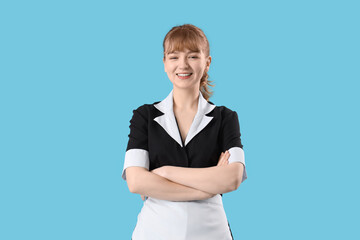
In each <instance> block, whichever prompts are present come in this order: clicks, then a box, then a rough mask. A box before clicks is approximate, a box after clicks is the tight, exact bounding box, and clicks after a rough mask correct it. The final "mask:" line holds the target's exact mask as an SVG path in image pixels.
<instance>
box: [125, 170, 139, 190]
mask: <svg viewBox="0 0 360 240" xmlns="http://www.w3.org/2000/svg"><path fill="white" fill-rule="evenodd" d="M125 171H126V174H127V175H126V182H127V186H128V188H129V191H130V192H131V193H138V183H137V182H138V181H137V178H138V174H136V173H134V171H136V169H134V168H133V169H131V168H129V169H126V170H125Z"/></svg>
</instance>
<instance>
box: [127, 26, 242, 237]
mask: <svg viewBox="0 0 360 240" xmlns="http://www.w3.org/2000/svg"><path fill="white" fill-rule="evenodd" d="M163 47H164V58H163V62H164V67H165V72H166V73H167V75H168V77H169V79H170V81H171V82H172V84H173V89H172V91H171V92H170V94H168V96H167V97H166V98H165V99H164V100H162V101H158V102H154V103H152V104H144V105H142V106H140V107H138V108H137V109H136V110H134V111H133V116H132V119H131V120H130V134H129V142H128V145H127V149H126V154H125V162H124V168H123V172H122V177H123V179H124V180H126V181H127V184H128V187H129V190H130V192H132V193H137V194H140V195H141V197H142V198H143V200H145V201H144V205H143V207H142V209H141V212H140V213H139V215H138V218H137V223H136V227H135V229H134V232H133V234H132V239H133V240H178V239H179V240H193V239H194V240H200V239H206V240H220V239H224V240H227V239H233V236H232V233H231V229H230V225H229V223H228V221H227V218H226V214H225V211H224V208H223V203H222V194H223V193H227V192H231V191H234V190H236V189H237V188H238V187H239V185H240V183H241V182H243V181H244V180H245V179H246V178H247V174H246V170H245V159H244V151H243V149H242V148H243V145H242V143H241V140H240V128H239V120H238V116H237V113H236V112H235V111H232V110H230V109H229V108H227V107H225V106H215V104H214V103H212V102H210V101H209V98H210V96H211V92H210V90H209V86H213V85H211V84H210V83H209V81H208V74H207V72H208V70H209V67H210V63H211V56H210V50H209V42H208V40H207V38H206V36H205V34H204V33H203V31H202V30H201V29H199V28H198V27H196V26H194V25H191V24H185V25H181V26H175V27H173V28H172V29H171V30H170V31H169V32H168V33H167V35H166V36H165V39H164V42H163ZM145 196H146V197H145Z"/></svg>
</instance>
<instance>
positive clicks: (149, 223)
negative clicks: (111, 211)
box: [132, 194, 232, 240]
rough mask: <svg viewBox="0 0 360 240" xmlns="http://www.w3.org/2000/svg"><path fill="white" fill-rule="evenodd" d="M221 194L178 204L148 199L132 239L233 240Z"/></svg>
mask: <svg viewBox="0 0 360 240" xmlns="http://www.w3.org/2000/svg"><path fill="white" fill-rule="evenodd" d="M231 239H232V237H231V233H230V229H229V225H228V221H227V217H226V214H225V211H224V207H223V202H222V197H221V196H220V194H217V195H215V196H214V197H212V198H209V199H205V200H194V201H185V202H175V201H167V200H160V199H156V198H151V197H149V198H147V200H145V202H144V205H143V207H142V209H141V212H140V213H139V215H138V217H137V224H136V227H135V230H134V232H133V234H132V240H231Z"/></svg>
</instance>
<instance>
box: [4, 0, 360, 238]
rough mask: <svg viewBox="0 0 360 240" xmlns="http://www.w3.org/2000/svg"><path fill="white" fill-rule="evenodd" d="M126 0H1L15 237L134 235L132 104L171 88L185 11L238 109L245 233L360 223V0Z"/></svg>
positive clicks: (338, 232) (240, 220) (297, 233)
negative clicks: (128, 152)
mask: <svg viewBox="0 0 360 240" xmlns="http://www.w3.org/2000/svg"><path fill="white" fill-rule="evenodd" d="M123 2H125V1H11V2H10V1H2V2H1V3H0V79H1V81H0V122H1V124H0V158H1V162H0V164H1V165H0V202H1V203H0V228H1V229H0V239H4V240H10V239H36V240H43V239H44V240H48V239H51V240H52V239H54V240H55V239H66V240H70V239H71V240H72V239H76V240H77V239H87V240H92V239H125V240H126V239H130V237H131V233H132V231H133V228H134V227H135V224H136V220H137V214H138V212H139V211H140V209H141V206H142V200H141V198H140V196H139V195H135V194H132V193H130V192H129V191H128V188H127V185H126V182H125V181H123V180H122V179H121V171H122V167H123V161H124V155H125V149H126V144H127V140H128V134H129V120H130V118H131V116H132V110H133V109H135V108H137V107H138V106H140V105H142V104H144V103H153V102H155V101H159V100H162V99H163V98H165V97H166V96H167V94H168V93H169V92H170V91H171V87H172V85H171V83H170V81H169V80H168V78H167V76H166V73H165V72H164V69H163V63H162V59H161V58H162V40H163V38H164V36H165V34H166V33H167V31H169V30H170V28H171V27H172V26H175V25H180V24H184V23H192V24H194V25H196V26H199V27H200V28H202V29H203V30H204V32H205V34H206V35H207V36H208V38H209V41H210V47H211V56H212V58H213V61H212V64H211V67H210V72H209V75H210V80H214V83H215V84H216V86H215V88H214V92H215V94H214V96H213V97H212V98H211V99H210V100H211V101H212V102H214V103H215V104H216V105H225V106H227V107H229V108H231V109H233V110H236V111H237V112H238V115H239V121H240V128H241V133H242V141H243V144H244V150H245V156H246V164H247V172H248V179H247V180H246V181H245V182H244V183H243V184H242V185H241V186H240V188H239V189H238V190H237V191H236V192H232V193H228V194H224V198H223V201H224V205H225V210H226V214H227V217H228V220H229V222H230V226H231V228H232V232H233V235H234V238H235V239H236V240H239V239H248V240H249V239H359V238H360V234H359V231H358V230H356V227H358V225H359V214H360V211H359V202H360V198H359V183H360V181H359V174H358V170H359V161H360V157H359V140H358V137H359V134H360V131H359V122H360V119H359V102H360V101H359V100H360V99H359V90H360V88H359V80H360V74H359V66H360V57H359V56H360V51H359V42H360V37H359V23H360V17H359V10H360V6H359V2H358V1H346V0H342V1H316V0H312V1H308V0H303V1H279V0H274V1H222V2H221V3H219V2H215V1H213V2H211V1H133V2H131V3H123Z"/></svg>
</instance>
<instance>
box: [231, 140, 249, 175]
mask: <svg viewBox="0 0 360 240" xmlns="http://www.w3.org/2000/svg"><path fill="white" fill-rule="evenodd" d="M229 153H230V157H229V164H230V163H233V162H241V163H242V164H243V165H244V172H243V176H242V180H241V182H243V181H245V179H247V174H246V167H245V154H244V150H243V149H242V148H240V147H232V148H230V149H229Z"/></svg>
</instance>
